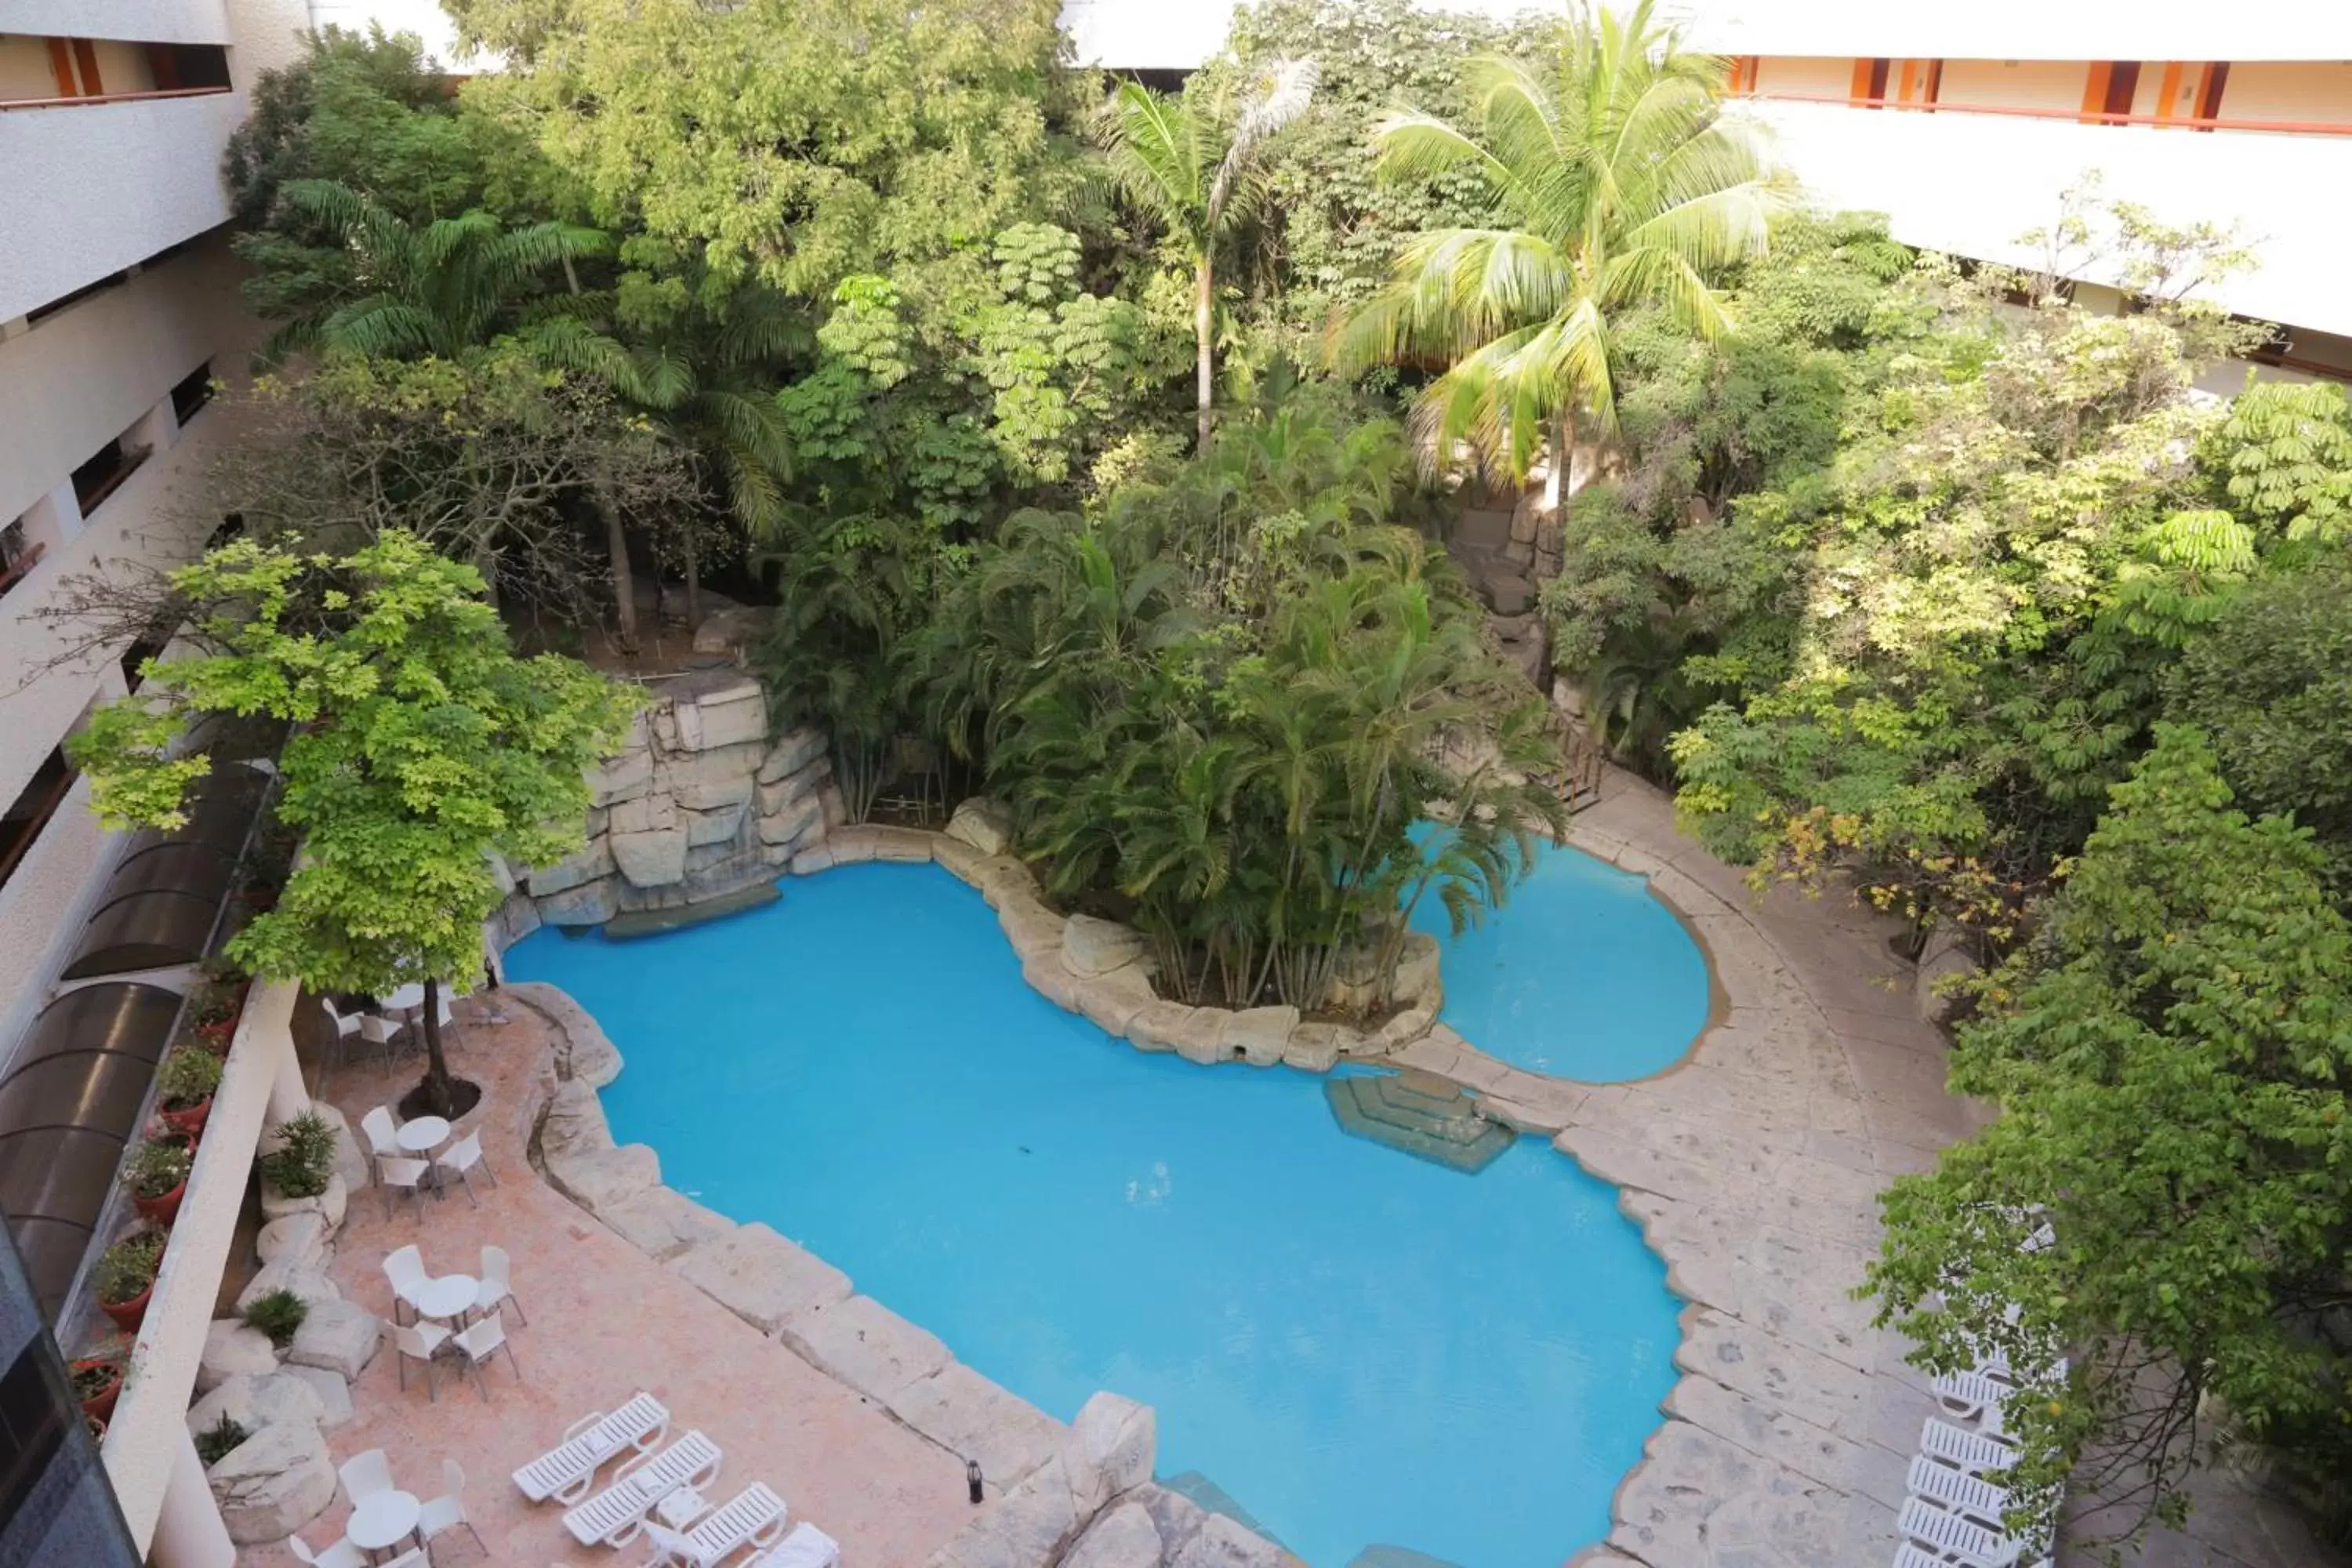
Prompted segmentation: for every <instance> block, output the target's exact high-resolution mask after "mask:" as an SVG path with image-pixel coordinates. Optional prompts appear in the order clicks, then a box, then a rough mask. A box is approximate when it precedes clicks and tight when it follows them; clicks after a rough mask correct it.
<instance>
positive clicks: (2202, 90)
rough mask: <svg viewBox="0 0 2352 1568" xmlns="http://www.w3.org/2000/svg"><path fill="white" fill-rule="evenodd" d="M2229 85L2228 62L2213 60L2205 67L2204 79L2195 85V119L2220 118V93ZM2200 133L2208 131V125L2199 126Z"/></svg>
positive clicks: (2209, 128)
mask: <svg viewBox="0 0 2352 1568" xmlns="http://www.w3.org/2000/svg"><path fill="white" fill-rule="evenodd" d="M2229 85H2230V62H2229V61H2227V60H2213V61H2211V62H2210V63H2208V64H2207V66H2206V67H2205V79H2203V80H2202V81H2200V82H2199V83H2198V84H2197V118H2198V119H2200V120H2219V119H2221V91H2222V89H2224V88H2226V87H2228V86H2229ZM2197 129H2198V130H2200V131H2210V130H2212V129H2213V128H2212V127H2211V126H2210V125H2200V126H2199V127H2198V128H2197Z"/></svg>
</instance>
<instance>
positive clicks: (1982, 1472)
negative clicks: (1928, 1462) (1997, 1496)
mask: <svg viewBox="0 0 2352 1568" xmlns="http://www.w3.org/2000/svg"><path fill="white" fill-rule="evenodd" d="M1919 1451H1920V1452H1921V1453H1923V1454H1925V1455H1927V1457H1928V1458H1933V1459H1941V1460H1943V1461H1944V1463H1946V1464H1948V1465H1955V1466H1958V1468H1961V1469H1963V1470H1966V1471H1967V1472H1968V1473H1969V1474H1970V1475H1972V1476H1989V1475H1990V1474H1992V1473H1993V1472H1994V1471H1995V1470H2005V1469H2007V1468H2010V1467H2011V1465H2014V1464H2015V1463H2017V1450H2016V1449H2015V1448H2012V1447H2010V1446H2009V1445H2008V1444H2007V1443H2004V1442H2002V1441H2001V1440H2000V1438H1998V1437H1995V1436H1990V1435H1988V1434H1986V1433H1983V1432H1971V1431H1969V1430H1968V1429H1967V1428H1966V1427H1962V1426H1953V1425H1952V1424H1951V1423H1950V1422H1948V1421H1938V1420H1937V1419H1936V1417H1934V1416H1932V1415H1930V1416H1929V1417H1927V1424H1926V1425H1925V1426H1921V1427H1920V1428H1919Z"/></svg>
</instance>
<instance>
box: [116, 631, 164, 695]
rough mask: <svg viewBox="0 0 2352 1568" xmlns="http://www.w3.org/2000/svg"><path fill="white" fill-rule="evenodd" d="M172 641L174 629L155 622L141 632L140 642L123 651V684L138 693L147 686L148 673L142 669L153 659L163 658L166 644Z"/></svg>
mask: <svg viewBox="0 0 2352 1568" xmlns="http://www.w3.org/2000/svg"><path fill="white" fill-rule="evenodd" d="M171 640H172V628H171V627H170V626H165V625H163V623H162V622H160V621H158V622H155V623H153V624H152V625H150V626H148V628H147V629H146V630H145V631H143V632H141V633H140V634H139V637H138V640H137V641H135V642H133V643H132V644H131V646H130V647H127V648H124V649H123V650H122V683H123V685H124V686H126V687H128V688H129V689H131V690H132V691H136V690H138V689H140V687H142V686H143V685H145V684H146V680H147V676H146V673H145V672H144V671H143V670H142V668H140V667H141V666H142V665H144V664H145V663H146V662H147V661H148V660H149V659H151V658H162V657H163V648H164V646H165V645H166V644H168V643H169V642H170V641H171Z"/></svg>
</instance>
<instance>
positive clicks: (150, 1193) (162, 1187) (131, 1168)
mask: <svg viewBox="0 0 2352 1568" xmlns="http://www.w3.org/2000/svg"><path fill="white" fill-rule="evenodd" d="M194 1164H195V1156H194V1154H193V1153H191V1152H189V1150H188V1145H187V1143H186V1142H184V1141H166V1140H163V1139H160V1138H150V1139H148V1140H147V1141H146V1142H143V1143H142V1144H140V1145H139V1147H138V1148H136V1149H133V1150H132V1151H131V1158H130V1159H128V1160H126V1161H124V1162H123V1165H122V1184H123V1185H124V1186H126V1187H129V1188H130V1189H131V1194H132V1195H134V1196H136V1197H142V1198H160V1197H162V1196H163V1195H164V1194H167V1193H169V1192H171V1191H172V1190H173V1188H174V1187H177V1186H178V1185H179V1184H181V1183H183V1182H184V1181H186V1180H187V1179H188V1172H189V1171H190V1170H191V1169H192V1168H193V1167H194Z"/></svg>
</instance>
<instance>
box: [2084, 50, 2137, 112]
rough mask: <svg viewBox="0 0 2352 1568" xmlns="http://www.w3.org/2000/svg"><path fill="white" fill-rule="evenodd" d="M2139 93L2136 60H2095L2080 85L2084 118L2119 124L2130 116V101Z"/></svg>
mask: <svg viewBox="0 0 2352 1568" xmlns="http://www.w3.org/2000/svg"><path fill="white" fill-rule="evenodd" d="M2138 96H2139V62H2138V61H2137V60H2094V61H2093V62H2092V63H2091V71H2090V76H2089V77H2088V79H2086V80H2085V81H2084V84H2083V118H2084V119H2085V120H2095V121H2098V122H2099V123H2100V124H2103V125H2120V124H2122V123H2124V121H2126V120H2128V119H2129V118H2130V116H2131V111H2132V100H2133V99H2135V98H2137V97H2138Z"/></svg>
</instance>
